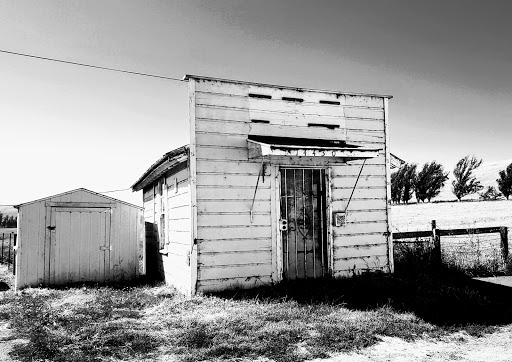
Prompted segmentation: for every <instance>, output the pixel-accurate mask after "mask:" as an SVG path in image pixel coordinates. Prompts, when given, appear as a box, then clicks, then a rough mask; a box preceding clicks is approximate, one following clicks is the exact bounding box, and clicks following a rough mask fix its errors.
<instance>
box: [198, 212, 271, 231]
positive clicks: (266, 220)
mask: <svg viewBox="0 0 512 362" xmlns="http://www.w3.org/2000/svg"><path fill="white" fill-rule="evenodd" d="M197 220H198V224H199V225H200V227H205V228H208V227H210V226H213V227H215V226H219V225H223V226H243V225H247V224H248V222H249V221H250V220H248V215H247V214H246V213H243V214H242V213H234V212H233V213H227V214H221V213H210V214H205V213H199V214H198V216H197ZM271 221H272V220H271V217H270V213H265V214H261V213H255V214H254V215H253V219H252V223H251V224H252V225H270V224H271Z"/></svg>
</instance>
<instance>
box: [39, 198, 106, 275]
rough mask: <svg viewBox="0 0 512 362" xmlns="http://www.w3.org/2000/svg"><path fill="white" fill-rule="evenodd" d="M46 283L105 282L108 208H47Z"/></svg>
mask: <svg viewBox="0 0 512 362" xmlns="http://www.w3.org/2000/svg"><path fill="white" fill-rule="evenodd" d="M50 220H51V222H50V226H48V229H49V230H50V235H49V236H50V238H49V239H50V240H49V241H50V243H49V250H47V252H49V253H48V254H47V259H46V260H47V262H46V263H45V264H46V267H45V269H46V270H47V273H48V274H47V278H46V279H47V282H49V283H50V284H67V283H74V282H85V281H93V282H105V281H107V280H108V279H109V270H110V233H111V209H110V208H104V207H97V208H93V207H90V208H89V207H51V215H50Z"/></svg>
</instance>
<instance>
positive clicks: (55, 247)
mask: <svg viewBox="0 0 512 362" xmlns="http://www.w3.org/2000/svg"><path fill="white" fill-rule="evenodd" d="M16 208H17V209H18V240H17V245H16V269H15V275H16V278H15V288H16V289H19V288H23V287H28V286H39V285H44V286H51V285H64V284H69V283H78V282H98V283H103V282H111V281H125V280H131V279H134V278H136V277H137V276H138V275H139V271H140V269H141V268H142V269H143V268H144V259H143V256H144V253H145V250H144V247H145V243H144V229H143V223H144V221H143V216H142V208H141V207H139V206H135V205H132V204H128V203H126V202H123V201H119V200H116V199H113V198H111V197H107V196H105V195H101V194H98V193H95V192H92V191H89V190H86V189H77V190H73V191H69V192H66V193H62V194H59V195H55V196H50V197H47V198H44V199H40V200H35V201H32V202H27V203H24V204H20V205H17V206H16Z"/></svg>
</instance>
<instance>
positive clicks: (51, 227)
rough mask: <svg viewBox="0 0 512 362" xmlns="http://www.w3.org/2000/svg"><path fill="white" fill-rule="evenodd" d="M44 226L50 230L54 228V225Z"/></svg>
mask: <svg viewBox="0 0 512 362" xmlns="http://www.w3.org/2000/svg"><path fill="white" fill-rule="evenodd" d="M46 228H47V229H48V230H50V231H51V230H55V226H47V227H46Z"/></svg>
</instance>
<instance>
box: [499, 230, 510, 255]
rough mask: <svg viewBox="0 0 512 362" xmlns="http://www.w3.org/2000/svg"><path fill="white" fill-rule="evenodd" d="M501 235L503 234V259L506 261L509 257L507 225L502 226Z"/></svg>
mask: <svg viewBox="0 0 512 362" xmlns="http://www.w3.org/2000/svg"><path fill="white" fill-rule="evenodd" d="M500 236H501V255H502V256H503V261H504V262H505V263H506V262H507V259H508V228H507V227H506V226H502V227H501V228H500Z"/></svg>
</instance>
